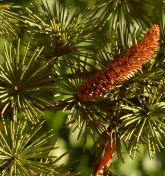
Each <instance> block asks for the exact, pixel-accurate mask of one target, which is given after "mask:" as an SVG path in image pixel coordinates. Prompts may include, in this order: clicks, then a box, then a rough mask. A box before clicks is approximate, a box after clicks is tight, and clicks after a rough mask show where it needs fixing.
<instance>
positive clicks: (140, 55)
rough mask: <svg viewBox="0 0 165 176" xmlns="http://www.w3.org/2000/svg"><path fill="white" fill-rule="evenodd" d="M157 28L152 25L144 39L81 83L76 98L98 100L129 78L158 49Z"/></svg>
mask: <svg viewBox="0 0 165 176" xmlns="http://www.w3.org/2000/svg"><path fill="white" fill-rule="evenodd" d="M159 33H160V31H159V26H158V25H153V26H152V28H151V29H150V30H149V31H148V32H147V33H146V34H145V36H144V38H143V39H142V40H141V41H140V42H139V43H138V44H136V45H133V46H132V47H131V48H130V49H129V50H128V52H127V53H123V54H122V55H121V56H120V57H119V58H117V59H116V60H115V61H113V62H110V63H109V64H108V65H107V67H106V68H104V69H101V70H99V71H98V72H97V73H96V74H95V75H94V76H93V77H92V78H90V79H88V80H86V81H85V82H83V83H82V84H81V85H80V86H79V87H78V89H77V96H78V97H79V99H81V100H83V101H90V100H92V99H96V98H99V97H100V96H102V94H103V93H105V92H108V91H110V90H112V89H113V88H115V86H116V85H118V84H122V83H123V82H124V81H125V80H126V79H128V78H130V77H131V76H132V75H133V74H134V73H136V72H137V71H138V69H140V68H141V66H142V65H143V64H145V63H146V62H147V61H148V60H150V59H151V58H152V56H153V53H154V51H155V50H156V48H157V47H158V40H159Z"/></svg>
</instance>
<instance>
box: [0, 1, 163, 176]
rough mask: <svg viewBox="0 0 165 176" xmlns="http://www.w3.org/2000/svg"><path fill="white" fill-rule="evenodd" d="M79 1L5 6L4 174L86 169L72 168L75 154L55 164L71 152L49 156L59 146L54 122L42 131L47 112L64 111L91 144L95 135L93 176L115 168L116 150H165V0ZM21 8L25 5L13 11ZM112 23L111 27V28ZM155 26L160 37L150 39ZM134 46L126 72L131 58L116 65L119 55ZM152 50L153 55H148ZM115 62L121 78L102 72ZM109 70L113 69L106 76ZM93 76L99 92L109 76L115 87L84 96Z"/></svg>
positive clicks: (0, 93) (0, 108)
mask: <svg viewBox="0 0 165 176" xmlns="http://www.w3.org/2000/svg"><path fill="white" fill-rule="evenodd" d="M72 3H73V1H72V0H64V1H62V2H61V1H60V2H59V1H57V0H56V1H55V2H54V4H53V5H50V4H49V0H47V1H44V0H38V5H35V4H33V3H29V4H28V6H27V7H22V6H16V5H15V4H5V3H1V4H0V36H1V38H2V39H3V40H2V42H4V63H3V64H1V65H0V112H1V131H0V139H1V140H0V172H1V175H9V176H14V175H21V176H33V175H38V176H44V175H45V176H46V175H59V176H64V175H67V176H72V175H79V173H76V172H72V169H70V168H68V166H69V167H70V165H72V164H73V163H74V162H78V161H73V162H70V163H69V164H66V165H58V161H59V160H60V159H61V158H63V157H65V155H66V154H68V153H69V152H70V151H68V152H66V153H64V154H62V155H61V156H60V157H56V156H54V155H53V154H52V151H53V150H56V148H57V147H56V146H57V145H56V140H55V141H53V142H50V141H51V140H49V138H51V137H52V136H53V135H54V132H53V130H50V131H48V132H47V133H46V134H41V133H39V130H40V129H42V127H43V123H44V118H43V116H44V112H45V111H59V110H61V111H62V112H64V113H65V112H66V113H67V120H66V121H67V122H66V126H67V127H70V126H72V125H74V130H73V132H74V131H76V130H77V131H79V133H78V136H77V139H78V140H79V138H80V137H81V136H83V141H84V142H83V146H82V147H83V148H84V150H85V145H86V143H87V142H88V137H89V135H90V137H91V138H92V139H93V147H92V148H91V153H92V152H94V153H95V154H96V156H95V163H93V164H92V166H91V168H92V169H93V173H92V174H93V175H96V176H98V175H100V176H101V175H103V176H106V175H109V176H111V175H113V173H111V172H110V171H109V170H108V168H110V167H111V163H112V162H113V156H114V155H117V157H118V159H119V160H122V161H123V162H124V152H128V153H129V154H130V156H131V157H135V156H136V153H137V152H138V151H139V146H140V145H143V146H145V147H147V148H148V153H149V156H150V158H152V157H153V154H154V153H155V152H157V151H160V150H161V148H164V144H163V141H164V140H165V123H164V111H165V110H164V109H165V97H164V95H165V80H164V77H165V71H164V68H165V62H164V61H165V56H164V49H165V45H164V39H165V34H164V26H165V24H164V16H165V12H164V2H163V1H161V0H145V1H137V0H125V1H121V0H113V1H111V0H109V1H107V0H96V1H95V2H94V3H93V4H87V5H83V6H81V7H77V8H74V9H72ZM145 7H148V9H152V10H147V8H145ZM15 8H17V9H19V10H18V11H15V12H13V11H12V10H13V9H15ZM107 24H109V26H110V27H109V30H108V34H109V35H106V34H105V33H104V32H105V30H104V27H105V26H106V25H107ZM153 25H154V27H152V26H153ZM153 28H154V30H153ZM155 28H156V29H155ZM149 29H150V31H152V32H149V33H152V34H153V35H152V36H149V38H147V37H144V36H145V35H146V32H147V31H148V30H149ZM159 30H160V34H159ZM153 31H156V32H153ZM147 35H148V34H147ZM159 35H160V36H159ZM159 37H160V38H159ZM145 38H147V41H145V42H144V40H145ZM155 38H156V39H155ZM140 41H142V42H141V43H140V44H138V43H139V42H140ZM157 42H158V43H157ZM146 45H148V46H149V47H148V46H146ZM136 46H140V47H141V50H140V51H142V53H141V52H140V54H141V55H138V56H137V57H134V58H133V59H135V60H133V59H132V60H131V59H130V60H129V59H128V60H127V63H126V64H127V67H128V68H129V73H128V75H127V74H122V70H123V69H122V64H121V63H124V59H122V62H121V63H120V64H119V61H120V59H119V58H122V57H123V56H124V57H126V56H128V55H133V56H136V55H137V53H138V52H139V50H138V49H139V48H138V47H136ZM150 46H151V47H150ZM153 46H154V47H153ZM155 46H156V47H155ZM143 48H144V50H143ZM151 48H152V49H151ZM153 48H154V49H153ZM130 51H131V52H130ZM143 53H144V54H146V55H143ZM142 55H143V56H142ZM146 56H150V57H151V58H147V59H146V61H147V63H145V61H144V59H145V58H146ZM139 57H140V58H139ZM142 57H144V58H142ZM142 60H143V63H141V61H142ZM116 61H117V62H118V63H117V64H116V63H115V62H116ZM111 63H115V64H113V69H114V70H113V73H114V74H119V75H117V76H118V77H120V79H121V80H122V81H120V82H114V81H115V79H114V80H111V79H113V78H114V77H116V75H112V71H111V69H112V68H111V66H110V67H109V70H108V71H107V70H106V71H105V69H106V68H107V65H108V64H111ZM144 63H145V64H144ZM134 64H138V67H136V68H135V66H134ZM114 65H115V66H114ZM131 68H132V71H131ZM135 69H136V71H135ZM100 70H101V71H100ZM118 70H119V71H118ZM102 72H104V73H106V74H110V76H109V77H108V78H107V77H106V79H109V80H108V81H107V82H106V83H105V84H104V82H105V79H104V78H103V76H104V75H103V76H100V74H102ZM126 72H127V69H125V70H124V73H126ZM132 73H133V74H132ZM130 74H131V75H130ZM94 75H97V80H99V81H100V82H103V84H102V88H101V89H102V90H103V89H107V88H106V87H108V86H109V83H110V82H113V89H108V91H103V92H101V93H100V94H99V96H96V97H95V98H94V99H91V98H86V99H83V98H81V97H80V96H79V89H80V87H81V85H83V84H84V82H87V83H88V80H90V79H92V78H93V76H94ZM95 77H96V76H95ZM125 78H127V79H125ZM94 83H95V82H91V83H90V84H91V85H92V86H94V88H92V92H91V93H89V95H88V96H90V94H92V95H93V94H95V93H96V94H97V90H98V89H99V84H97V85H96V86H95V85H94ZM104 85H105V87H104ZM89 87H90V86H89V85H86V86H85V90H83V92H81V94H83V93H84V94H86V93H88V90H87V89H86V88H89ZM86 96H87V95H82V97H86ZM59 120H60V117H59ZM36 135H38V136H37V138H36V137H35V136H36ZM77 159H79V158H77ZM71 167H72V166H71ZM80 172H81V171H80Z"/></svg>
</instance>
